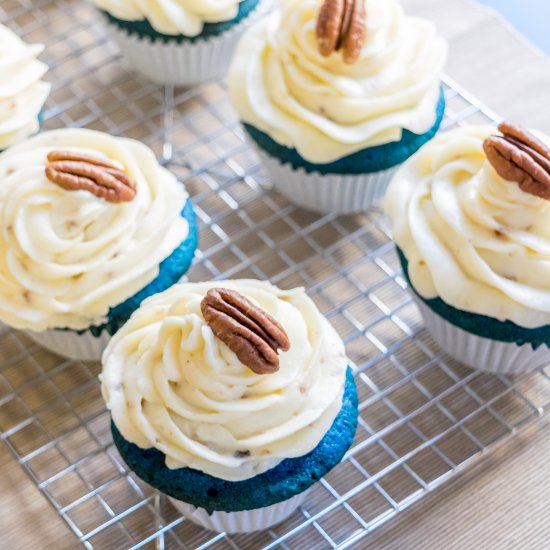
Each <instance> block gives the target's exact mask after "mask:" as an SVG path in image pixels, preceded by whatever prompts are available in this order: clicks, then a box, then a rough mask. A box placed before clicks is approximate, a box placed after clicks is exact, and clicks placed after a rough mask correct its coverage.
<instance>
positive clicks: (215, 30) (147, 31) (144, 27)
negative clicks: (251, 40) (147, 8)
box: [99, 0, 260, 44]
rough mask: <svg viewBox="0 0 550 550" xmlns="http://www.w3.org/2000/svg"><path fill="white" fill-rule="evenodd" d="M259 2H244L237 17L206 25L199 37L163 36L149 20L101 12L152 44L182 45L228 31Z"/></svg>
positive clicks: (256, 0) (121, 27) (250, 0)
mask: <svg viewBox="0 0 550 550" xmlns="http://www.w3.org/2000/svg"><path fill="white" fill-rule="evenodd" d="M259 1H260V0H244V1H243V2H241V3H240V4H239V11H238V13H237V16H236V17H234V18H233V19H231V20H229V21H221V22H219V23H205V24H204V27H203V29H202V32H201V33H200V34H199V35H197V36H186V35H184V34H177V35H171V34H162V33H160V32H158V31H156V30H155V29H154V28H153V27H152V26H151V23H149V21H148V20H147V19H142V20H141V21H125V20H123V19H118V18H117V17H114V16H113V15H111V14H110V13H108V12H106V11H104V10H99V11H101V13H102V14H103V15H104V16H105V17H106V18H107V19H108V21H109V22H110V23H111V24H113V25H115V26H116V27H118V28H120V29H122V30H124V31H126V32H127V33H128V34H130V35H137V36H139V38H149V39H150V40H151V41H152V42H154V41H155V40H161V41H162V42H176V43H178V44H181V43H183V42H188V43H193V42H197V41H198V40H204V39H206V38H209V37H214V36H218V35H220V34H222V33H224V32H226V31H228V30H229V29H231V27H233V26H235V25H236V24H237V23H240V22H241V21H242V20H243V19H245V18H246V17H248V16H249V15H250V14H251V13H252V12H253V11H254V9H255V8H256V6H257V5H258V4H259Z"/></svg>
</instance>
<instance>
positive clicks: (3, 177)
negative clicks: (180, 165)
mask: <svg viewBox="0 0 550 550" xmlns="http://www.w3.org/2000/svg"><path fill="white" fill-rule="evenodd" d="M52 150H63V151H74V152H79V153H83V154H87V155H90V156H94V157H97V158H102V159H105V160H108V161H110V162H112V163H114V164H115V165H117V166H119V167H120V168H122V169H123V170H124V171H125V172H126V173H127V174H128V175H129V176H130V177H131V178H132V179H133V180H134V182H135V184H136V196H135V197H134V199H133V200H131V201H129V202H124V203H119V204H114V203H111V202H107V201H105V200H103V199H100V198H98V197H96V196H95V195H93V194H92V193H90V192H88V191H84V190H78V191H67V190H64V189H62V188H61V187H59V186H58V185H56V184H55V183H52V182H51V181H50V180H48V179H47V178H46V176H45V165H46V163H47V159H46V156H47V154H48V153H49V152H50V151H52ZM186 200H187V193H186V191H185V189H184V188H183V186H182V185H180V184H179V183H178V182H177V180H176V178H175V176H173V175H172V174H171V173H170V172H168V171H167V170H166V169H165V168H162V167H161V166H160V165H159V164H158V162H157V160H156V158H155V156H154V154H153V152H152V151H151V150H150V149H149V148H148V147H146V146H145V145H143V144H141V143H139V142H137V141H134V140H130V139H124V138H116V137H112V136H109V135H107V134H103V133H101V132H96V131H92V130H83V129H74V130H73V129H68V130H55V131H52V132H45V133H42V134H40V135H38V136H35V137H33V138H30V139H28V140H26V141H25V142H23V143H20V144H19V145H15V146H14V147H11V148H10V149H8V150H7V151H5V152H4V153H2V154H0V320H2V321H3V322H5V323H7V324H9V325H11V326H12V327H15V328H20V329H30V330H35V331H41V330H46V329H50V328H64V327H68V328H71V329H84V328H87V327H89V326H90V325H97V324H101V323H102V322H104V321H105V319H106V316H107V313H108V310H109V309H110V308H111V307H113V306H116V305H118V304H120V303H122V302H123V301H124V300H126V299H127V298H129V297H130V296H132V295H134V294H136V293H137V292H138V291H139V290H141V289H142V288H143V287H145V286H146V285H147V284H148V283H150V282H151V281H152V280H154V279H155V277H156V276H157V275H158V273H159V264H160V263H161V262H162V261H163V260H164V259H165V258H167V257H168V256H169V255H170V254H171V253H172V252H173V251H174V250H175V248H177V246H178V245H179V244H180V243H181V242H183V241H184V240H185V238H186V237H187V234H188V231H189V227H188V223H187V221H186V220H185V219H184V218H182V217H181V216H180V212H181V210H182V209H183V207H184V205H185V202H186Z"/></svg>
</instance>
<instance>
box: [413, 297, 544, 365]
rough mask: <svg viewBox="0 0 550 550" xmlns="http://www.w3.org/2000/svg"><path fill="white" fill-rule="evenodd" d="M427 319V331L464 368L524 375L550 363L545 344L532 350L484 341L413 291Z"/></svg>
mask: <svg viewBox="0 0 550 550" xmlns="http://www.w3.org/2000/svg"><path fill="white" fill-rule="evenodd" d="M411 294H412V296H413V298H414V301H415V303H416V305H417V306H418V308H419V309H420V313H421V314H422V317H423V319H424V324H425V325H426V328H427V329H428V331H429V332H430V334H431V335H432V337H433V339H434V340H435V341H436V343H437V344H438V345H439V346H440V347H441V349H442V350H443V351H445V352H446V353H448V354H449V355H450V356H452V357H454V358H455V359H456V360H458V361H460V362H461V363H464V364H465V365H467V366H469V367H471V368H473V369H477V370H482V371H487V372H492V373H496V374H514V373H524V372H530V371H533V370H536V369H538V368H541V367H544V366H545V365H547V364H549V363H550V349H549V348H548V347H547V346H546V345H542V346H539V347H538V348H537V349H533V348H532V347H531V345H530V344H523V345H521V346H519V345H518V344H515V343H513V342H512V343H510V342H501V341H499V340H491V339H490V338H483V337H482V336H477V335H475V334H472V333H470V332H467V331H465V330H464V329H461V328H459V327H457V326H456V325H453V324H452V323H450V322H449V321H447V320H446V319H444V318H443V317H441V316H440V315H438V314H437V313H435V312H434V311H432V310H431V309H430V308H429V307H428V306H427V305H426V304H425V303H424V302H423V301H422V300H420V298H418V296H416V295H415V294H414V293H413V292H411Z"/></svg>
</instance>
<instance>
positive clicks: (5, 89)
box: [0, 25, 50, 150]
mask: <svg viewBox="0 0 550 550" xmlns="http://www.w3.org/2000/svg"><path fill="white" fill-rule="evenodd" d="M43 50H44V46H43V45H41V44H25V43H24V42H23V41H22V40H21V39H20V38H19V37H18V36H17V35H16V34H15V33H13V32H12V31H11V30H10V29H8V28H7V27H5V26H3V25H0V150H2V149H5V148H6V147H9V146H10V145H13V144H14V143H16V142H18V141H21V140H22V139H24V138H26V137H27V136H30V135H31V134H34V133H36V132H37V131H38V128H39V125H40V123H39V121H38V115H39V113H40V111H41V110H42V107H43V105H44V102H45V101H46V98H47V97H48V94H49V93H50V85H49V84H48V83H47V82H44V81H43V80H41V79H42V77H43V76H44V74H45V73H46V71H47V70H48V67H47V66H46V65H45V64H44V63H42V62H41V61H38V60H37V59H36V57H37V56H38V55H40V53H42V51H43Z"/></svg>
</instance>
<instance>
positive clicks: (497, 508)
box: [0, 0, 550, 550]
mask: <svg viewBox="0 0 550 550" xmlns="http://www.w3.org/2000/svg"><path fill="white" fill-rule="evenodd" d="M403 4H404V5H405V8H406V9H407V10H408V11H409V12H411V13H415V14H418V15H422V16H425V17H427V18H430V19H432V20H434V21H435V22H436V23H437V25H438V27H439V30H440V32H441V33H442V34H443V35H444V36H445V37H446V38H447V39H448V40H449V43H450V55H449V62H448V65H447V73H448V74H449V75H450V76H451V77H452V78H453V79H454V80H455V81H457V82H458V83H460V84H461V85H462V86H463V87H464V88H465V89H467V90H469V91H470V92H471V93H472V94H474V95H475V96H477V97H478V98H480V99H481V100H482V101H483V102H484V103H486V104H487V105H488V106H490V107H491V108H492V109H493V110H494V111H495V112H497V113H499V114H501V115H502V116H504V117H506V118H509V119H511V120H515V121H518V122H521V123H523V124H526V125H529V126H531V127H536V128H539V129H541V130H543V131H546V132H547V133H550V59H549V58H547V57H546V56H545V55H544V54H542V52H540V51H538V50H537V49H536V48H534V47H533V46H531V45H530V44H529V43H528V42H527V41H526V40H525V39H523V38H522V37H521V36H519V35H518V34H516V33H515V32H514V31H513V30H512V29H511V28H510V26H509V25H507V24H506V23H504V22H503V21H502V20H501V19H500V18H499V17H498V16H496V14H494V13H493V12H492V11H490V10H487V9H485V8H481V7H479V6H478V5H477V4H473V3H470V2H469V1H468V0H403ZM549 458H550V419H545V420H543V421H541V422H539V423H537V424H536V425H535V426H531V427H530V428H529V429H527V430H525V431H524V432H522V433H521V434H520V435H519V436H518V437H516V438H515V439H514V440H512V441H511V442H509V443H507V444H505V445H503V446H501V447H500V448H498V449H497V450H495V451H494V452H493V453H491V454H490V455H488V456H487V457H486V458H485V459H484V460H482V461H481V463H479V464H478V465H477V466H476V467H475V468H473V469H471V470H470V471H468V472H466V473H464V474H462V475H460V476H458V477H457V478H455V479H454V480H453V481H451V482H450V483H448V484H447V485H446V486H445V487H443V488H442V489H440V490H438V491H436V492H435V493H433V494H432V495H430V496H429V497H427V498H425V499H423V500H422V501H421V502H420V503H419V504H417V505H416V506H413V507H412V508H411V509H409V510H408V511H406V512H404V513H402V514H401V516H400V517H399V518H397V519H396V520H394V521H393V522H392V523H390V524H389V525H386V526H385V527H383V528H382V529H381V530H379V531H377V532H375V533H373V535H372V536H370V538H368V539H365V540H363V541H362V542H360V543H358V545H357V548H366V547H369V548H381V549H386V548H387V549H390V548H408V549H416V548H419V549H420V548H422V549H427V548H430V549H431V548H436V549H437V548H445V549H446V550H452V549H455V548H456V549H461V550H468V549H470V548H472V549H473V548H476V549H478V548H482V549H485V550H491V549H499V550H501V549H508V548H509V549H516V548H521V549H529V550H531V549H532V550H535V549H541V550H542V549H545V548H550V515H549V514H548V505H549V504H550V476H549V475H548V468H549V466H548V462H549ZM0 464H1V466H2V469H1V473H0V548H1V549H12V548H13V549H15V548H18V549H35V548H55V549H59V550H61V549H66V548H67V549H68V548H78V547H80V546H79V544H78V543H77V541H76V539H75V538H74V536H73V535H72V533H71V532H70V531H69V529H68V528H67V526H66V525H65V523H64V522H63V521H62V520H61V519H60V518H59V517H58V516H57V514H56V513H55V512H54V511H53V509H52V508H51V507H50V506H49V504H48V503H47V502H46V500H45V499H44V498H43V496H42V495H41V494H40V492H39V491H38V490H37V489H36V488H35V487H34V486H33V484H32V483H31V482H30V481H29V479H28V478H27V477H26V475H25V474H24V472H23V471H22V470H21V468H20V467H19V465H18V464H17V463H16V462H15V461H14V460H13V458H12V457H11V455H10V454H9V452H8V450H7V448H6V447H5V446H4V445H3V444H0ZM22 510H24V511H25V513H24V514H23V513H22Z"/></svg>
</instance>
